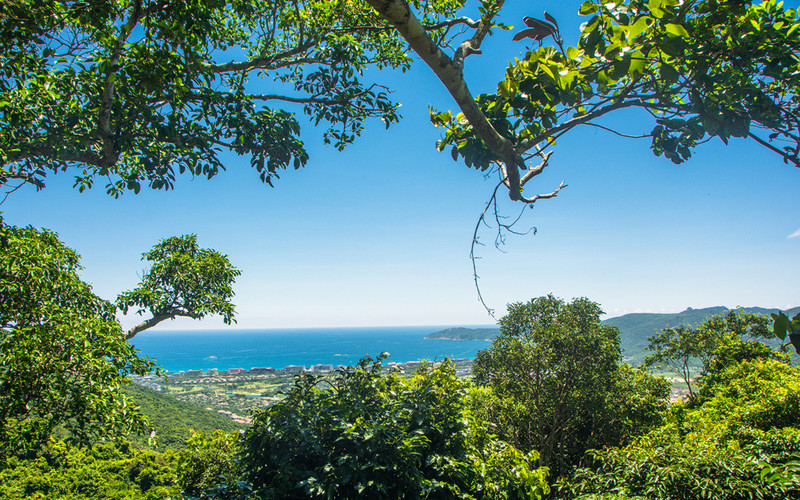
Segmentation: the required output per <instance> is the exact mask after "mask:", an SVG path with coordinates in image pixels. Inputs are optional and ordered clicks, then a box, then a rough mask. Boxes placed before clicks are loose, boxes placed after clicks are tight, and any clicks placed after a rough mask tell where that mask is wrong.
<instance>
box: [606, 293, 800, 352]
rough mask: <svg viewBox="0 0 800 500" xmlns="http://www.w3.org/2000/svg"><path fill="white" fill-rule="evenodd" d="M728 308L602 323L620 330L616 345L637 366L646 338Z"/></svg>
mask: <svg viewBox="0 0 800 500" xmlns="http://www.w3.org/2000/svg"><path fill="white" fill-rule="evenodd" d="M743 310H744V311H745V312H749V313H759V314H772V313H775V312H778V309H766V308H763V307H745V308H743ZM728 311H729V309H728V308H727V307H724V306H716V307H706V308H703V309H692V308H691V307H689V308H688V309H686V310H685V311H681V312H679V313H632V314H625V315H623V316H618V317H616V318H608V319H606V320H604V321H603V324H606V325H610V326H616V327H617V328H619V331H620V342H621V344H622V349H623V350H624V351H625V352H624V355H625V356H626V358H627V357H629V358H630V361H632V362H634V363H641V362H643V361H644V358H645V357H646V356H647V352H646V351H645V350H644V349H645V347H647V339H648V338H649V337H651V336H653V335H655V333H656V332H657V331H658V330H662V329H664V328H672V327H675V326H684V325H694V324H697V323H700V322H702V321H703V320H705V319H706V318H709V317H711V316H713V315H714V314H724V313H726V312H728ZM784 312H785V313H786V315H787V316H789V317H792V316H794V315H795V314H797V313H798V312H800V307H795V308H792V309H789V310H787V311H784Z"/></svg>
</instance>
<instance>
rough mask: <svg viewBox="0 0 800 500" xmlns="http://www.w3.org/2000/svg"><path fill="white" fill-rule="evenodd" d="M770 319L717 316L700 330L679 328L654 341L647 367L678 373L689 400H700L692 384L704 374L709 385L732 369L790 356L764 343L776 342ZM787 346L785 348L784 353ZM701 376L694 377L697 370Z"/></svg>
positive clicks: (736, 313)
mask: <svg viewBox="0 0 800 500" xmlns="http://www.w3.org/2000/svg"><path fill="white" fill-rule="evenodd" d="M769 323H770V321H769V318H768V317H767V316H764V315H762V314H753V313H747V312H744V311H743V310H736V311H730V312H729V313H728V314H726V315H724V316H723V315H714V316H712V317H710V318H708V319H707V320H705V321H703V322H702V323H701V324H700V325H699V326H696V327H683V326H680V327H677V328H668V329H665V330H662V331H661V332H660V333H658V334H657V335H655V336H653V337H650V345H649V346H648V350H650V351H652V352H653V354H651V355H650V356H648V357H647V359H646V360H645V363H646V364H647V365H651V366H652V365H667V366H669V367H671V368H672V369H674V370H675V371H676V372H678V373H679V374H680V375H681V377H682V378H683V380H684V382H685V383H686V386H687V387H688V389H689V397H690V398H694V397H696V394H695V392H694V391H693V387H692V381H693V379H694V378H695V377H696V376H697V375H700V374H702V376H703V378H704V379H705V380H704V381H703V380H701V381H700V383H703V382H705V383H706V384H708V383H709V382H711V381H713V378H714V377H715V376H716V375H717V374H718V373H720V372H722V371H723V370H724V369H725V368H727V367H728V366H730V365H732V364H734V363H737V362H741V361H744V360H748V359H759V358H770V357H779V358H785V357H786V354H785V353H783V354H780V353H776V352H773V351H772V349H770V348H769V347H768V346H766V345H765V344H763V343H762V341H763V340H765V339H769V338H774V332H773V331H771V330H770V329H769ZM784 350H785V346H781V351H782V352H783V351H784ZM695 367H696V368H697V372H696V373H695V374H694V375H693V370H694V368H695Z"/></svg>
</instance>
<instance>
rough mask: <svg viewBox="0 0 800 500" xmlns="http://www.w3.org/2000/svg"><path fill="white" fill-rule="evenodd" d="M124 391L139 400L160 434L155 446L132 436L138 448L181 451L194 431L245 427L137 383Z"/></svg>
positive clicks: (139, 437) (211, 431)
mask: <svg viewBox="0 0 800 500" xmlns="http://www.w3.org/2000/svg"><path fill="white" fill-rule="evenodd" d="M122 392H123V393H124V394H126V395H127V396H129V397H131V398H132V399H133V400H134V401H136V404H137V405H138V406H139V409H140V411H141V413H143V414H144V415H146V416H147V418H148V420H149V421H150V425H151V426H152V427H153V430H154V431H155V433H156V442H155V443H148V440H147V439H145V438H144V437H143V436H135V435H131V436H128V439H129V440H130V441H131V443H132V444H134V446H136V447H137V448H147V449H155V450H158V451H164V450H173V451H177V450H180V449H182V448H183V447H184V446H186V441H187V440H188V439H189V438H190V437H191V435H192V434H191V431H196V432H202V433H213V432H214V431H215V430H217V429H219V430H222V431H225V432H236V431H239V430H240V429H244V428H245V426H244V425H243V424H239V423H236V422H234V421H233V420H231V419H230V418H228V417H227V416H225V415H220V414H219V413H217V412H216V411H211V410H206V409H205V408H201V407H198V406H197V405H194V404H191V403H185V402H182V401H179V400H176V399H175V398H173V397H171V396H167V395H164V394H161V393H159V392H157V391H154V390H152V389H148V388H146V387H142V386H140V385H137V384H131V385H128V386H126V387H125V388H124V389H123V390H122Z"/></svg>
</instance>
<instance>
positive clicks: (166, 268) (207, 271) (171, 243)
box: [116, 234, 241, 337]
mask: <svg viewBox="0 0 800 500" xmlns="http://www.w3.org/2000/svg"><path fill="white" fill-rule="evenodd" d="M142 260H145V261H147V262H150V263H151V265H150V268H149V269H148V270H147V271H146V272H145V273H144V276H142V280H141V282H140V283H139V285H138V286H137V287H136V288H134V289H133V290H131V291H128V292H124V293H121V294H120V295H119V296H118V297H117V301H116V305H117V307H118V308H119V309H120V310H121V311H122V312H123V314H125V313H127V312H128V310H129V309H130V308H132V307H135V308H137V311H136V312H137V314H143V313H145V312H146V313H148V314H151V315H152V316H153V318H154V320H158V321H161V320H163V319H167V318H170V319H172V318H175V317H176V316H187V317H191V318H193V319H201V318H203V317H205V316H207V315H215V314H216V315H220V316H222V320H223V321H224V322H225V323H226V324H230V323H231V322H235V320H234V315H235V307H234V305H233V304H232V303H231V302H230V301H231V299H232V298H233V295H234V292H233V281H234V280H235V279H236V277H237V276H239V275H240V274H241V271H240V270H239V269H237V268H236V267H234V266H233V265H231V263H230V261H229V260H228V257H227V256H226V255H223V254H221V253H220V252H218V251H216V250H213V249H208V248H200V247H199V245H198V244H197V235H194V234H190V235H185V236H173V237H170V238H166V239H164V240H161V241H160V242H159V243H157V244H156V245H155V246H154V247H153V248H152V249H151V250H149V251H148V252H145V253H144V254H143V255H142ZM132 333H133V335H135V333H136V332H135V331H134V332H132ZM130 336H132V335H129V337H130Z"/></svg>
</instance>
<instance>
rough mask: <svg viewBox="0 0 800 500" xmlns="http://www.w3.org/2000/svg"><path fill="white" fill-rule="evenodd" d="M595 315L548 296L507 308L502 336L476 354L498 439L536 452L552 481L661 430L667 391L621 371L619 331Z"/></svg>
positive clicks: (640, 374)
mask: <svg viewBox="0 0 800 500" xmlns="http://www.w3.org/2000/svg"><path fill="white" fill-rule="evenodd" d="M600 314H602V311H601V310H600V307H599V306H598V305H597V304H595V303H593V302H591V301H589V300H587V299H576V300H575V301H573V302H571V303H565V302H564V301H562V300H559V299H556V298H555V297H553V296H547V297H541V298H538V299H535V300H531V301H530V302H527V303H524V304H523V303H516V304H511V305H509V309H508V314H507V315H506V316H505V317H503V318H502V319H501V320H500V335H499V336H498V337H497V338H496V339H495V340H494V342H493V343H492V346H491V347H490V348H488V349H486V350H483V351H480V352H478V356H477V358H476V359H475V365H474V367H473V374H474V379H475V383H476V384H477V385H479V386H485V387H488V388H491V390H492V394H493V397H492V398H491V399H487V401H486V402H485V403H484V406H483V410H484V411H485V412H486V415H487V418H488V419H490V420H491V421H493V422H495V424H496V425H497V426H498V427H497V430H498V433H499V434H500V436H502V437H503V438H505V439H507V440H508V441H509V442H511V443H512V444H514V445H515V446H516V447H518V448H520V449H523V450H529V449H535V450H537V451H538V452H539V453H540V454H541V462H542V464H544V465H545V466H547V467H549V468H550V471H551V473H552V474H553V475H554V476H555V477H558V476H560V475H562V474H564V473H567V472H568V471H569V470H570V469H571V468H572V467H573V466H575V465H577V464H578V463H580V462H581V460H582V459H583V457H584V454H585V452H586V450H587V449H593V448H603V447H605V446H615V445H619V444H622V443H624V442H625V441H626V440H628V439H630V437H631V436H635V435H637V434H639V433H641V432H642V431H643V430H646V429H648V428H649V427H652V426H654V425H656V424H658V423H659V421H660V414H661V413H662V412H663V410H665V409H666V403H667V396H668V394H669V388H668V385H667V384H666V383H665V382H664V380H663V379H656V378H655V377H653V376H651V375H649V374H648V373H647V372H644V371H641V370H636V369H631V368H630V367H628V366H627V365H624V364H623V363H622V356H621V352H620V346H619V331H618V330H617V329H616V328H614V327H611V326H606V325H603V324H602V323H601V322H600Z"/></svg>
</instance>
